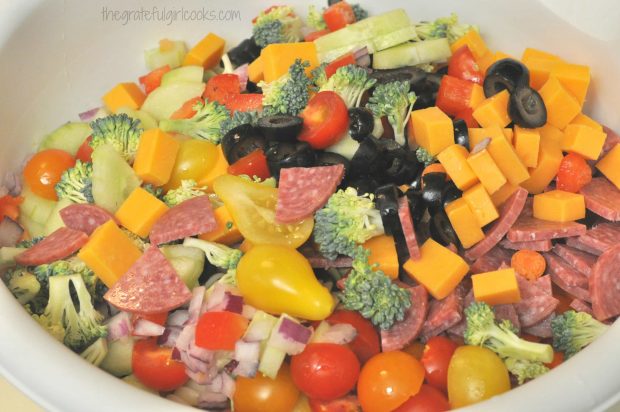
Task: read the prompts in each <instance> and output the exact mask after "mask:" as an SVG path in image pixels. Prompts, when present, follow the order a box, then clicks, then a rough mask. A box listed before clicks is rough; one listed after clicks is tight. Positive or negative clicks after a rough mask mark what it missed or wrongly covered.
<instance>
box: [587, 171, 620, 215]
mask: <svg viewBox="0 0 620 412" xmlns="http://www.w3.org/2000/svg"><path fill="white" fill-rule="evenodd" d="M581 194H582V195H583V196H584V198H585V200H586V207H587V208H588V209H589V210H591V211H592V212H594V213H596V214H597V215H599V216H601V217H604V218H605V219H607V220H611V221H612V222H618V221H620V190H618V188H617V187H616V185H614V184H613V183H611V182H610V181H609V180H607V179H606V178H604V177H595V178H594V179H592V181H591V182H590V183H588V184H587V185H585V186H584V187H583V189H581Z"/></svg>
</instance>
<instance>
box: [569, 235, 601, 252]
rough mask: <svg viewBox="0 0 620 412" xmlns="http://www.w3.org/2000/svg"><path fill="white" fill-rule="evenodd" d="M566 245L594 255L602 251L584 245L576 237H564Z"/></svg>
mask: <svg viewBox="0 0 620 412" xmlns="http://www.w3.org/2000/svg"><path fill="white" fill-rule="evenodd" d="M566 246H569V247H572V248H573V249H578V250H581V251H582V252H586V253H589V254H591V255H594V256H600V255H601V254H602V253H603V252H601V251H600V250H598V249H594V248H591V247H589V246H587V245H585V244H584V243H583V242H582V241H581V240H579V238H578V237H569V238H568V239H566Z"/></svg>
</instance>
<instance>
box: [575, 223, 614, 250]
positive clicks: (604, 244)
mask: <svg viewBox="0 0 620 412" xmlns="http://www.w3.org/2000/svg"><path fill="white" fill-rule="evenodd" d="M618 239H620V225H618V224H616V223H602V224H600V225H598V226H596V227H595V228H593V229H590V230H588V231H587V232H586V233H585V234H584V235H581V236H579V242H580V243H581V244H582V245H584V246H586V247H587V248H589V249H590V250H596V251H598V252H599V253H598V254H601V253H603V252H605V251H606V250H607V249H610V248H611V247H612V246H615V245H616V244H617V243H618Z"/></svg>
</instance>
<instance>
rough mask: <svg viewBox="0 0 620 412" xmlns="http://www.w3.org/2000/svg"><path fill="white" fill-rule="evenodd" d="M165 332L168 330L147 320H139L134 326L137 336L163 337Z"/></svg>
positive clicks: (134, 332)
mask: <svg viewBox="0 0 620 412" xmlns="http://www.w3.org/2000/svg"><path fill="white" fill-rule="evenodd" d="M165 330H166V328H164V327H163V326H161V325H158V324H157V323H155V322H151V321H150V320H146V319H138V321H137V322H136V324H135V326H134V329H133V334H134V335H135V336H161V335H162V334H163V333H164V331H165Z"/></svg>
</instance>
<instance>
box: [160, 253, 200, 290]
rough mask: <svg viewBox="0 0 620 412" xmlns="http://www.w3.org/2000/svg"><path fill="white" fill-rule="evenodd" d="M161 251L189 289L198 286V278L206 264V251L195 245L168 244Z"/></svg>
mask: <svg viewBox="0 0 620 412" xmlns="http://www.w3.org/2000/svg"><path fill="white" fill-rule="evenodd" d="M161 251H162V252H163V253H164V255H165V256H166V259H168V260H169V261H170V264H171V265H172V267H173V268H174V270H175V271H176V272H177V274H178V275H179V277H180V278H181V279H182V280H183V282H184V283H185V284H186V285H187V287H188V288H189V289H194V288H195V287H196V286H198V278H199V277H200V275H201V274H202V270H203V269H204V266H205V253H204V252H203V251H202V250H200V249H198V248H195V247H188V246H183V245H167V246H164V247H162V248H161Z"/></svg>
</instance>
